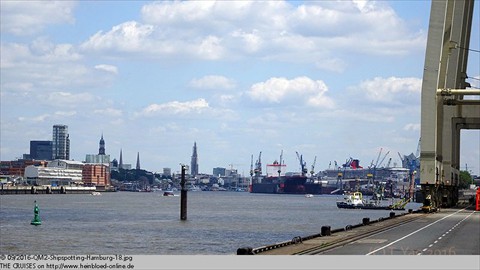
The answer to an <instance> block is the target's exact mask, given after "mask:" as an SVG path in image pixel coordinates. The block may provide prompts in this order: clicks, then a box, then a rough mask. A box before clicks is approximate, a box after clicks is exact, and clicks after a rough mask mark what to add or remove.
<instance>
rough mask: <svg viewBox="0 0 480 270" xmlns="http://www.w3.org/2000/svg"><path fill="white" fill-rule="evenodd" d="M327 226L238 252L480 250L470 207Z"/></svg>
mask: <svg viewBox="0 0 480 270" xmlns="http://www.w3.org/2000/svg"><path fill="white" fill-rule="evenodd" d="M392 213H393V212H392ZM328 231H329V232H328V233H327V230H326V229H325V228H324V227H322V232H321V233H319V234H315V235H310V236H307V237H300V236H296V237H294V238H293V239H292V240H291V241H285V242H281V243H276V244H272V245H266V246H262V247H258V248H252V247H242V248H239V249H238V250H237V255H334V254H339V255H480V237H479V236H478V232H479V231H480V212H478V211H474V210H473V208H472V207H468V208H460V209H453V208H451V209H441V211H440V212H436V213H429V214H427V213H423V212H421V211H411V212H410V213H405V214H401V215H395V213H393V214H390V215H389V216H388V217H385V218H380V219H378V220H369V219H368V220H367V219H365V218H364V219H363V220H362V223H359V224H354V225H347V226H345V228H338V229H333V230H328ZM435 232H436V233H435ZM440 232H441V233H440ZM439 233H440V234H439ZM442 233H443V235H442ZM432 237H433V238H432ZM442 239H443V241H442Z"/></svg>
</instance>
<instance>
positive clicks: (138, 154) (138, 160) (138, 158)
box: [136, 152, 140, 170]
mask: <svg viewBox="0 0 480 270" xmlns="http://www.w3.org/2000/svg"><path fill="white" fill-rule="evenodd" d="M136 169H137V170H140V153H139V152H137V167H136Z"/></svg>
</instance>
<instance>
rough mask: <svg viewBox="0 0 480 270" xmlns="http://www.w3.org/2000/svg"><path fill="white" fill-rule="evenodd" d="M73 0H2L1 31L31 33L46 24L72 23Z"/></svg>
mask: <svg viewBox="0 0 480 270" xmlns="http://www.w3.org/2000/svg"><path fill="white" fill-rule="evenodd" d="M75 6H76V3H75V2H74V1H2V14H1V16H2V23H1V24H0V25H1V31H2V33H11V34H14V35H18V36H26V35H32V34H35V33H38V32H40V31H42V30H43V29H44V28H45V27H46V26H47V25H50V24H60V23H73V22H74V21H75V20H74V14H73V10H74V8H75Z"/></svg>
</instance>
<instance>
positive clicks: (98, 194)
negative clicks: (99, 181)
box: [92, 191, 102, 196]
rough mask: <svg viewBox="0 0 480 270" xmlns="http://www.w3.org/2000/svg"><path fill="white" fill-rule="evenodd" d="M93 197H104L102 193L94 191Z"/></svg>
mask: <svg viewBox="0 0 480 270" xmlns="http://www.w3.org/2000/svg"><path fill="white" fill-rule="evenodd" d="M92 195H94V196H100V195H102V193H100V192H98V191H93V192H92Z"/></svg>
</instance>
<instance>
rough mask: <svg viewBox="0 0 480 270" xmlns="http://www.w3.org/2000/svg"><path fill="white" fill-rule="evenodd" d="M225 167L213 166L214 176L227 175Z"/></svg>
mask: <svg viewBox="0 0 480 270" xmlns="http://www.w3.org/2000/svg"><path fill="white" fill-rule="evenodd" d="M225 171H226V169H225V168H221V167H217V168H213V175H214V176H225Z"/></svg>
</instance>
